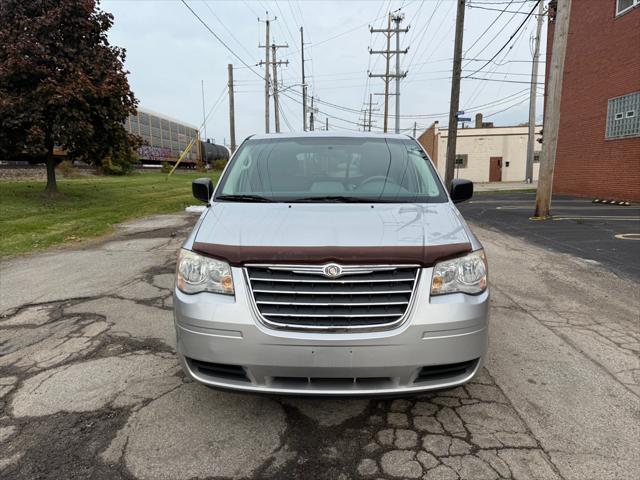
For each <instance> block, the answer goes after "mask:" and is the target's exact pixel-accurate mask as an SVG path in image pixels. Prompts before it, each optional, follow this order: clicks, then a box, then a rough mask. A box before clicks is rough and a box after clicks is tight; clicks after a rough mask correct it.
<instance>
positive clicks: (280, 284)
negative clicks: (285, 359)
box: [245, 265, 419, 331]
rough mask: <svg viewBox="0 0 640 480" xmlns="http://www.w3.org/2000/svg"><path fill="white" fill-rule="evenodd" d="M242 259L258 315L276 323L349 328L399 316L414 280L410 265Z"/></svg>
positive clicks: (384, 323) (383, 324) (379, 325)
mask: <svg viewBox="0 0 640 480" xmlns="http://www.w3.org/2000/svg"><path fill="white" fill-rule="evenodd" d="M324 269H325V266H324V265H247V266H246V268H245V275H246V277H247V281H248V284H249V290H250V291H251V296H252V300H253V304H254V307H255V308H256V310H257V313H258V314H259V316H260V318H261V320H262V321H263V322H264V323H266V324H267V325H270V326H272V327H276V328H289V329H296V330H299V329H304V330H314V329H315V330H335V331H343V330H352V329H383V328H391V327H393V326H395V325H397V324H399V323H401V322H402V320H403V319H404V316H405V314H406V313H407V310H408V309H409V306H410V304H411V301H412V298H413V294H414V289H415V286H416V283H417V280H418V272H419V268H418V266H416V265H362V266H342V268H341V274H340V276H339V277H337V278H329V277H327V276H326V274H325V273H324V271H325V270H324Z"/></svg>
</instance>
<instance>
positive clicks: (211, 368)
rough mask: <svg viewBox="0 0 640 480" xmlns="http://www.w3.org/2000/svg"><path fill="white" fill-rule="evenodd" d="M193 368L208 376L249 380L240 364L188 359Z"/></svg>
mask: <svg viewBox="0 0 640 480" xmlns="http://www.w3.org/2000/svg"><path fill="white" fill-rule="evenodd" d="M187 360H188V362H189V364H190V366H191V369H192V370H197V372H198V373H200V374H202V375H206V376H208V377H216V378H224V379H225V380H239V381H243V382H248V381H249V378H248V377H247V374H246V372H245V370H244V368H242V367H241V366H239V365H227V364H224V363H209V362H203V361H201V360H194V359H192V358H189V359H187Z"/></svg>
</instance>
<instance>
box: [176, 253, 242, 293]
mask: <svg viewBox="0 0 640 480" xmlns="http://www.w3.org/2000/svg"><path fill="white" fill-rule="evenodd" d="M176 285H177V286H178V288H179V289H180V290H182V291H183V292H184V293H200V292H214V293H224V294H226V295H233V293H234V290H233V279H232V278H231V267H230V266H229V264H228V263H226V262H221V261H220V260H216V259H214V258H210V257H203V256H202V255H198V254H197V253H194V252H191V251H189V250H184V249H181V250H180V254H179V255H178V265H177V268H176Z"/></svg>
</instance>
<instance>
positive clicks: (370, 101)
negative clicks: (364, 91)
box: [369, 94, 373, 131]
mask: <svg viewBox="0 0 640 480" xmlns="http://www.w3.org/2000/svg"><path fill="white" fill-rule="evenodd" d="M372 110H373V95H371V94H369V131H371V111H372Z"/></svg>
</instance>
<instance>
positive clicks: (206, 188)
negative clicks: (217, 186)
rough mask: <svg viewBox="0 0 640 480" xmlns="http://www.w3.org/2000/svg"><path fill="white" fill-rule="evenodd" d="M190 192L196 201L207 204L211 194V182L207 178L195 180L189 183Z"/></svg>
mask: <svg viewBox="0 0 640 480" xmlns="http://www.w3.org/2000/svg"><path fill="white" fill-rule="evenodd" d="M191 191H192V192H193V196H194V197H196V198H197V199H198V200H200V201H201V202H205V203H209V200H210V199H211V194H213V182H212V181H211V179H210V178H208V177H202V178H196V179H195V180H194V181H193V182H191Z"/></svg>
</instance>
